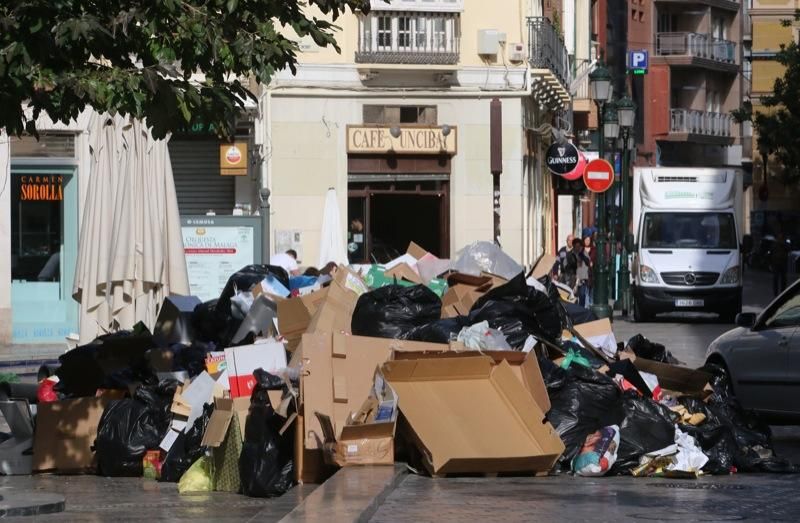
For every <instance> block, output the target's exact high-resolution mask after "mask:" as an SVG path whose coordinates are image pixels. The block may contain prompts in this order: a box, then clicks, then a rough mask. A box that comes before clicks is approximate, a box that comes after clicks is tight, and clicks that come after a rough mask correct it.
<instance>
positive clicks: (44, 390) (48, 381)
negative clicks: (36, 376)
mask: <svg viewBox="0 0 800 523" xmlns="http://www.w3.org/2000/svg"><path fill="white" fill-rule="evenodd" d="M56 383H58V382H57V381H56V380H54V379H52V378H45V379H43V380H42V381H40V382H39V388H38V389H37V390H36V399H37V400H39V403H51V402H53V401H58V394H56V391H55V389H54V387H55V386H56Z"/></svg>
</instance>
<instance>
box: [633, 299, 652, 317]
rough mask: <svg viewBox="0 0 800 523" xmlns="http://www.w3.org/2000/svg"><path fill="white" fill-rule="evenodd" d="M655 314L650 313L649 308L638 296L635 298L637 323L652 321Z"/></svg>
mask: <svg viewBox="0 0 800 523" xmlns="http://www.w3.org/2000/svg"><path fill="white" fill-rule="evenodd" d="M652 317H653V315H652V314H651V313H650V311H649V310H647V308H646V307H645V305H644V304H643V303H641V301H640V300H637V299H636V298H634V299H633V321H635V322H636V323H643V322H646V321H650V319H651V318H652Z"/></svg>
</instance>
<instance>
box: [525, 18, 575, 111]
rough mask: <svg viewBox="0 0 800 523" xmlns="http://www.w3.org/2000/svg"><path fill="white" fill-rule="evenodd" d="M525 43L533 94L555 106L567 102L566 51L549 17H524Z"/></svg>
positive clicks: (570, 75) (567, 56)
mask: <svg viewBox="0 0 800 523" xmlns="http://www.w3.org/2000/svg"><path fill="white" fill-rule="evenodd" d="M528 45H529V50H528V57H529V58H528V60H529V62H530V65H531V74H532V75H533V81H534V85H533V94H534V96H535V97H536V98H537V99H538V100H540V101H541V102H543V103H545V104H547V105H551V106H555V107H560V106H562V105H566V104H568V103H569V101H570V92H569V90H570V82H571V80H572V74H571V71H570V66H569V55H568V54H567V48H566V46H565V45H564V40H562V38H561V35H559V34H558V31H556V28H555V27H554V26H553V24H552V22H550V20H548V19H547V18H545V17H542V16H532V17H529V18H528Z"/></svg>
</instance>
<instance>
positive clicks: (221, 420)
mask: <svg viewBox="0 0 800 523" xmlns="http://www.w3.org/2000/svg"><path fill="white" fill-rule="evenodd" d="M270 392H272V391H270ZM276 392H278V391H276ZM270 399H272V397H270ZM249 409H250V398H234V399H231V398H215V399H214V412H212V413H211V417H210V418H209V419H208V425H206V431H205V433H204V434H203V442H202V445H203V446H204V447H219V446H220V445H222V442H223V440H224V439H225V434H226V433H227V432H228V425H230V423H231V420H232V419H233V414H234V412H235V413H236V414H237V418H238V420H239V426H240V428H241V430H242V437H244V425H245V420H246V419H247V411H248V410H249Z"/></svg>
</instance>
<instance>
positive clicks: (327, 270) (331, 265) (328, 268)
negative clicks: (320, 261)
mask: <svg viewBox="0 0 800 523" xmlns="http://www.w3.org/2000/svg"><path fill="white" fill-rule="evenodd" d="M338 268H339V266H338V265H336V262H328V263H326V264H325V267H323V268H321V269H320V270H319V273H320V274H321V275H322V276H333V275H334V274H336V269H338Z"/></svg>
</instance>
